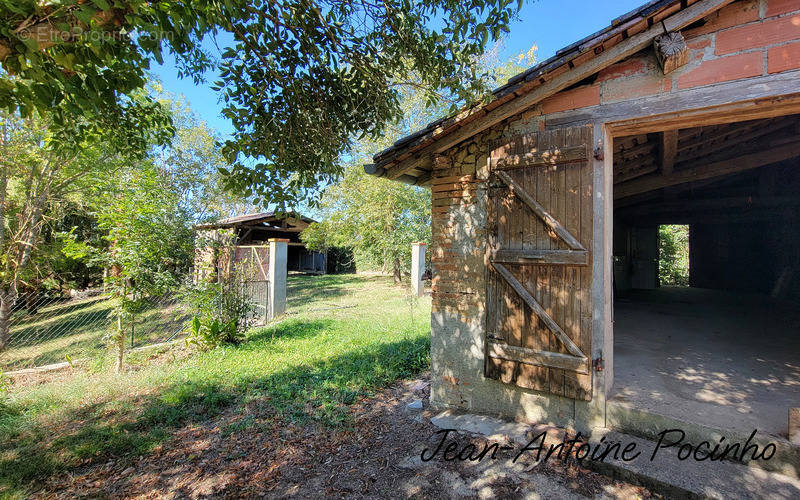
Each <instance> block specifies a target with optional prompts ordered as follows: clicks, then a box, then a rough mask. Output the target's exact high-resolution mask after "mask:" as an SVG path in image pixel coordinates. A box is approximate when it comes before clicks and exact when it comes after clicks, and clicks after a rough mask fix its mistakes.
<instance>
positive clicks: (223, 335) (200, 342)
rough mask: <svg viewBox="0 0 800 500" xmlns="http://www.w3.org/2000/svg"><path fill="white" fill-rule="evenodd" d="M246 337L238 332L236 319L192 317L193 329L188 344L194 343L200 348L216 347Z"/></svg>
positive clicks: (234, 342)
mask: <svg viewBox="0 0 800 500" xmlns="http://www.w3.org/2000/svg"><path fill="white" fill-rule="evenodd" d="M243 338H244V335H242V334H239V333H238V332H237V325H236V321H235V320H231V321H228V322H227V323H223V322H222V321H220V320H219V319H218V318H213V319H212V318H205V319H202V320H201V319H200V317H199V316H195V317H194V318H192V331H191V333H190V334H189V337H188V338H187V339H186V344H187V345H188V344H192V345H195V346H197V347H199V348H200V349H203V350H209V349H214V348H216V347H217V346H219V345H221V344H236V343H239V342H240V341H241V340H242V339H243Z"/></svg>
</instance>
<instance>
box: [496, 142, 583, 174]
mask: <svg viewBox="0 0 800 500" xmlns="http://www.w3.org/2000/svg"><path fill="white" fill-rule="evenodd" d="M588 159H589V158H588V154H587V151H586V146H585V145H583V146H572V147H566V148H561V149H554V150H548V151H533V152H530V153H525V154H521V155H506V156H501V157H498V158H491V159H490V161H491V165H492V168H494V169H496V170H513V169H515V168H524V167H537V166H545V165H559V164H564V163H575V162H584V161H587V160H588Z"/></svg>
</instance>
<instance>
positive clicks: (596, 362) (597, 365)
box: [592, 356, 603, 372]
mask: <svg viewBox="0 0 800 500" xmlns="http://www.w3.org/2000/svg"><path fill="white" fill-rule="evenodd" d="M592 368H594V371H596V372H601V371H603V357H602V356H601V357H599V358H594V359H593V360H592Z"/></svg>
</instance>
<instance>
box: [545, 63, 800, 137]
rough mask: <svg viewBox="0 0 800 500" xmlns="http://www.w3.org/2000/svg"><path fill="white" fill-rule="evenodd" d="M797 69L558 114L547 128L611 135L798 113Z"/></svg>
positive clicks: (799, 111) (548, 123) (799, 92)
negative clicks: (593, 127)
mask: <svg viewBox="0 0 800 500" xmlns="http://www.w3.org/2000/svg"><path fill="white" fill-rule="evenodd" d="M798 78H800V70H796V71H785V72H783V73H774V74H771V75H767V76H757V77H753V78H745V79H742V80H735V81H732V82H724V83H719V84H717V85H709V86H706V87H695V88H691V89H685V90H678V91H673V92H668V93H661V94H656V95H652V96H646V97H640V98H638V99H629V100H627V101H618V102H614V103H609V104H603V105H600V106H595V107H592V108H581V109H576V110H570V111H562V112H560V113H553V114H551V115H548V116H547V127H548V128H562V127H573V126H578V125H583V124H586V123H606V124H607V128H608V131H609V133H610V134H611V135H613V136H614V137H625V136H630V135H636V134H647V133H652V132H661V131H662V130H667V129H673V128H679V129H684V128H691V127H699V126H705V125H721V124H727V123H736V122H741V121H742V120H743V119H746V120H755V119H759V118H774V117H776V116H785V115H790V114H795V113H800V91H798V89H797V80H798Z"/></svg>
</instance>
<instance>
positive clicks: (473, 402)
mask: <svg viewBox="0 0 800 500" xmlns="http://www.w3.org/2000/svg"><path fill="white" fill-rule="evenodd" d="M684 35H685V36H686V38H687V43H688V44H689V46H690V49H691V59H690V62H689V63H688V64H687V65H685V66H684V67H682V68H679V69H677V70H676V71H674V72H673V73H671V74H669V75H667V76H666V77H665V76H664V75H663V74H662V72H661V70H660V68H659V67H658V64H657V62H656V60H655V56H654V55H653V51H652V49H647V50H644V51H642V52H641V53H639V54H636V55H634V56H632V57H630V58H628V59H626V60H624V61H621V62H619V63H617V64H614V65H612V66H610V67H608V68H605V69H603V70H602V71H601V72H599V73H598V74H597V75H596V78H595V79H594V81H593V82H592V83H591V84H589V85H583V86H580V87H577V88H574V89H570V90H566V91H562V92H560V93H558V94H556V95H554V96H552V97H550V98H548V99H546V100H545V101H543V102H542V103H540V104H538V105H536V106H533V107H531V108H530V109H526V110H521V111H520V113H519V114H518V115H516V116H514V117H512V118H510V119H508V120H506V121H504V122H503V123H501V124H498V125H497V126H495V127H493V128H491V129H489V130H488V131H485V132H482V133H481V134H478V135H476V136H475V137H472V138H471V139H469V140H467V141H465V142H463V143H461V144H459V145H457V146H455V147H453V148H452V149H450V150H448V151H447V152H446V153H445V154H443V155H441V156H439V157H437V158H435V164H434V170H433V180H432V186H431V196H432V206H433V209H432V210H433V214H432V215H433V223H432V226H433V227H432V230H433V244H432V245H431V260H432V268H433V304H432V314H431V327H432V336H431V369H432V377H431V379H432V380H431V382H432V383H431V400H432V402H433V403H434V404H436V405H438V406H450V407H458V408H466V409H471V410H474V411H478V412H492V413H502V414H505V415H511V416H515V417H517V418H519V419H522V420H530V421H536V420H542V419H544V420H548V419H549V420H551V421H558V422H561V423H564V422H569V421H571V420H574V419H575V418H577V415H578V413H580V412H581V411H584V410H585V408H588V406H587V405H586V404H584V403H583V402H575V401H572V400H568V399H566V398H560V397H557V396H546V395H542V394H541V393H535V392H534V391H525V390H521V389H518V388H515V387H513V386H509V385H505V384H501V383H499V382H496V381H494V380H490V379H486V378H484V377H483V360H484V354H483V353H484V342H485V338H484V335H485V311H484V305H485V295H486V273H487V262H486V260H485V259H486V179H487V176H488V170H487V158H488V155H489V153H490V149H491V147H492V144H493V143H494V142H495V141H498V140H499V139H501V138H503V137H506V138H507V137H511V136H513V135H516V134H520V133H525V132H530V131H536V130H543V129H544V128H545V123H546V120H547V118H548V114H550V113H559V112H564V111H569V110H573V109H580V108H583V107H588V106H597V105H602V104H608V103H613V102H621V101H624V100H627V99H632V98H636V97H641V96H646V95H655V94H658V93H665V92H677V91H679V90H680V89H683V88H688V87H693V86H703V85H711V84H714V83H717V82H722V81H727V80H734V79H738V78H747V77H751V76H760V75H766V74H768V73H770V72H777V71H789V70H793V69H797V68H800V0H744V1H740V2H736V3H734V4H732V5H730V6H728V7H726V8H724V9H722V10H721V11H719V12H718V13H715V14H714V15H712V16H709V17H708V18H706V19H705V24H704V25H703V26H697V27H694V28H693V29H691V30H685V31H684ZM582 409H584V410H582Z"/></svg>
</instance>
